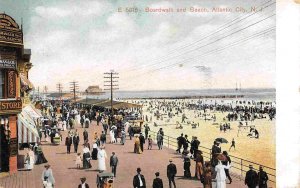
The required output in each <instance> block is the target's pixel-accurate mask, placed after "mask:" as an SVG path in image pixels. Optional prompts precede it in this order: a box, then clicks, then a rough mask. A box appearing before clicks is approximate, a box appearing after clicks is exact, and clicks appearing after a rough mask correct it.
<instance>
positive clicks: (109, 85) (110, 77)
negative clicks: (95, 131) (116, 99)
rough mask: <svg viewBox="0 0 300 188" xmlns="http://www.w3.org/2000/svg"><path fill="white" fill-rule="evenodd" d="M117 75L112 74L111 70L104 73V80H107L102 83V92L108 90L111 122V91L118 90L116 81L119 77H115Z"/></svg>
mask: <svg viewBox="0 0 300 188" xmlns="http://www.w3.org/2000/svg"><path fill="white" fill-rule="evenodd" d="M118 74H119V73H117V72H114V71H113V70H111V71H110V72H105V73H104V79H107V80H105V81H104V87H106V89H104V90H108V91H110V108H111V120H112V117H113V116H114V108H113V91H114V90H117V89H119V88H118V86H119V85H118V84H117V82H118V80H116V79H118V78H119V77H117V76H116V75H118Z"/></svg>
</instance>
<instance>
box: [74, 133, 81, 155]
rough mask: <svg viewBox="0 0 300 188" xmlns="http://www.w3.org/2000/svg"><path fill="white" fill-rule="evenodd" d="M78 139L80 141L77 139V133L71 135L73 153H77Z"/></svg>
mask: <svg viewBox="0 0 300 188" xmlns="http://www.w3.org/2000/svg"><path fill="white" fill-rule="evenodd" d="M79 141H80V139H79V135H78V134H76V135H75V136H73V144H74V153H77V149H78V144H79Z"/></svg>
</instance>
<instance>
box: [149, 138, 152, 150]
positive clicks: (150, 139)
mask: <svg viewBox="0 0 300 188" xmlns="http://www.w3.org/2000/svg"><path fill="white" fill-rule="evenodd" d="M148 149H152V138H151V135H149V137H148Z"/></svg>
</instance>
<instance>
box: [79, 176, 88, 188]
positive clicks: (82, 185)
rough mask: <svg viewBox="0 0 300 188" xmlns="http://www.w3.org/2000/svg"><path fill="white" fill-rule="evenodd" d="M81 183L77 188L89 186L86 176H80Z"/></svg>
mask: <svg viewBox="0 0 300 188" xmlns="http://www.w3.org/2000/svg"><path fill="white" fill-rule="evenodd" d="M80 181H81V184H79V185H78V188H89V184H87V183H86V178H85V177H83V178H80Z"/></svg>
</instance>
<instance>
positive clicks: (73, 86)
mask: <svg viewBox="0 0 300 188" xmlns="http://www.w3.org/2000/svg"><path fill="white" fill-rule="evenodd" d="M78 90H79V86H78V82H77V81H73V82H70V91H71V92H72V93H73V95H74V103H75V102H76V92H77V91H78Z"/></svg>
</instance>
